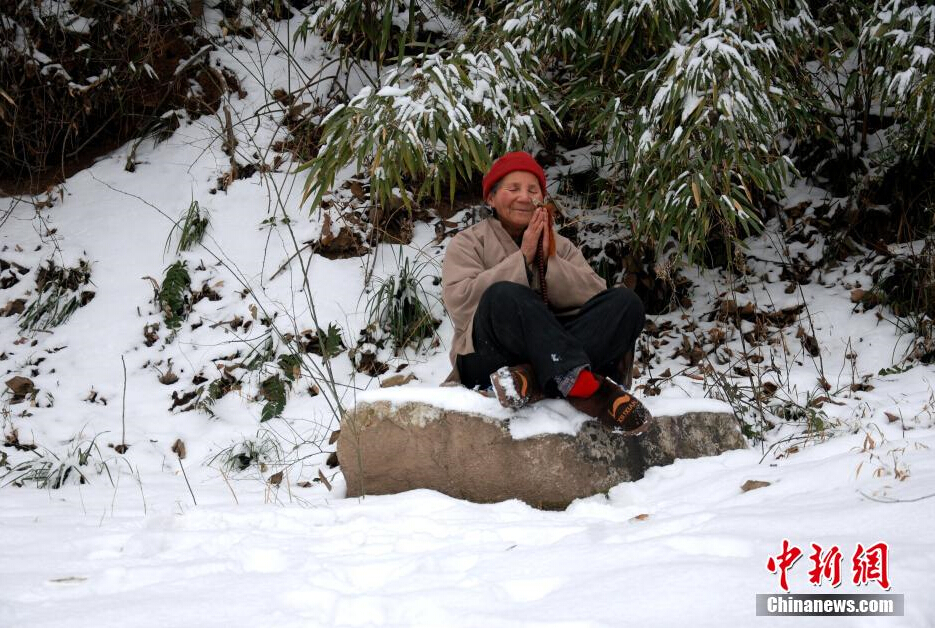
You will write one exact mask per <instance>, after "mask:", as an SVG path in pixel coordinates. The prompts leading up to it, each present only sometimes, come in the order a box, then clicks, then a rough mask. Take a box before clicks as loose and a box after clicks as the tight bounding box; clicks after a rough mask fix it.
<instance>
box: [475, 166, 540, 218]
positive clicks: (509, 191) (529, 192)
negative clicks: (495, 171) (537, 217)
mask: <svg viewBox="0 0 935 628" xmlns="http://www.w3.org/2000/svg"><path fill="white" fill-rule="evenodd" d="M541 202H542V188H540V187H539V179H538V178H537V177H536V175H534V174H533V173H531V172H524V171H522V170H516V171H514V172H511V173H509V174H508V175H506V176H505V177H503V178H502V179H500V181H498V182H497V185H496V187H495V189H494V191H493V192H491V193H490V195H489V196H488V197H487V204H488V205H490V206H491V207H493V208H494V209H495V210H496V211H497V216H498V217H499V218H500V222H501V223H503V226H504V227H505V228H506V230H507V231H510V232H522V231H523V230H524V229H525V228H526V227H527V226H528V225H529V221H530V219H531V218H532V215H533V212H535V211H536V204H537V203H541Z"/></svg>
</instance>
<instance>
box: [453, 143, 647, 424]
mask: <svg viewBox="0 0 935 628" xmlns="http://www.w3.org/2000/svg"><path fill="white" fill-rule="evenodd" d="M483 188H484V199H485V200H486V201H487V203H488V204H489V205H490V206H491V207H492V208H493V210H494V214H495V215H494V217H492V218H488V219H486V220H484V221H483V222H480V223H478V224H476V225H474V226H472V227H469V228H468V229H465V230H464V231H462V232H461V233H459V234H458V235H456V236H455V237H454V238H453V239H452V240H451V243H450V244H449V245H448V251H447V253H446V255H445V262H444V266H443V269H442V288H443V297H444V301H445V307H446V308H447V310H448V313H449V314H450V315H451V319H452V322H453V323H454V327H455V335H454V341H453V342H452V346H451V361H452V365H453V366H454V371H453V372H452V374H451V376H449V380H450V381H460V382H461V383H462V384H463V385H465V386H467V387H469V388H474V387H481V388H487V387H488V386H489V385H491V384H492V385H493V387H494V390H495V391H496V393H497V397H498V398H499V400H500V403H502V404H503V405H504V406H506V407H512V408H518V407H521V406H523V405H525V404H527V403H531V402H533V401H537V400H539V399H541V398H542V397H544V396H550V397H557V396H561V397H564V398H566V399H567V400H568V401H569V403H571V405H573V406H574V407H575V408H577V409H578V410H580V411H582V412H584V413H586V414H587V415H589V416H591V417H594V418H596V419H598V420H599V421H601V423H603V424H605V425H607V426H609V427H613V428H622V429H623V430H624V431H626V432H628V433H638V432H641V431H643V430H644V429H645V428H646V427H647V425H648V421H649V420H650V419H651V417H650V415H649V412H648V411H647V410H646V408H645V407H644V406H643V405H642V404H641V403H640V402H639V401H638V400H637V399H636V398H634V397H633V396H632V395H630V394H628V393H627V391H626V390H625V388H624V387H623V386H621V385H620V384H618V383H616V382H615V381H614V380H613V379H610V378H611V377H612V378H615V379H616V380H617V381H619V382H620V383H621V384H625V385H629V383H630V370H631V368H632V363H633V357H632V356H633V349H634V346H635V345H636V339H637V337H638V336H639V334H640V331H641V330H642V328H643V322H644V318H645V317H644V313H643V304H642V303H641V302H640V299H639V297H637V296H636V294H634V293H633V291H631V290H629V289H628V288H612V289H610V290H607V289H605V288H606V286H605V283H604V280H603V279H601V278H600V276H598V274H597V273H595V272H594V270H593V269H592V268H591V267H590V265H588V263H587V261H586V260H585V259H584V256H582V255H581V252H580V251H579V250H578V249H577V248H576V247H575V245H574V244H572V243H571V241H569V240H568V239H567V238H564V237H562V236H561V235H558V234H556V233H555V232H554V231H553V229H552V224H551V215H550V213H549V211H548V209H546V208H545V207H544V206H543V205H542V202H543V199H544V196H545V190H546V179H545V172H544V171H543V170H542V167H541V166H540V165H539V164H538V163H537V162H536V160H535V159H534V158H533V157H532V156H531V155H530V154H528V153H523V152H515V153H508V154H506V155H504V156H502V157H501V158H500V159H498V160H497V161H495V162H494V164H493V166H492V167H491V168H490V171H489V172H488V173H487V174H486V176H484V181H483ZM608 376H609V377H608Z"/></svg>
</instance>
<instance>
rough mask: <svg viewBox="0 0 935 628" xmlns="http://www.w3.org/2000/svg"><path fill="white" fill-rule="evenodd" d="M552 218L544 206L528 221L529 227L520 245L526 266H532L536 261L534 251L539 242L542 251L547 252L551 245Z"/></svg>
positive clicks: (537, 209)
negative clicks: (540, 242) (540, 241)
mask: <svg viewBox="0 0 935 628" xmlns="http://www.w3.org/2000/svg"><path fill="white" fill-rule="evenodd" d="M551 239H552V216H551V214H550V213H549V210H548V209H546V207H545V206H539V207H537V208H536V209H535V212H534V213H533V215H532V218H531V219H530V220H529V226H528V227H526V231H524V232H523V240H522V242H521V243H520V247H519V249H520V251H522V252H523V257H525V258H526V263H527V264H532V263H533V261H534V260H535V259H536V250H537V249H538V246H539V240H542V250H543V251H548V250H549V246H550V245H551V243H552V240H551Z"/></svg>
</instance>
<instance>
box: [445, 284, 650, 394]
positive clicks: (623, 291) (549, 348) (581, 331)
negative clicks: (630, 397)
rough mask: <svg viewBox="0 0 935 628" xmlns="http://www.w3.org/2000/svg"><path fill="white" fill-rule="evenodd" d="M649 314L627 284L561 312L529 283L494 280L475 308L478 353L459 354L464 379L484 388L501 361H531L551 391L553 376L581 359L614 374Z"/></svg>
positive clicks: (511, 363)
mask: <svg viewBox="0 0 935 628" xmlns="http://www.w3.org/2000/svg"><path fill="white" fill-rule="evenodd" d="M645 319H646V317H645V314H644V311H643V303H642V301H640V298H639V297H638V296H636V294H635V293H634V292H633V291H632V290H630V289H629V288H611V289H610V290H605V291H604V292H601V293H600V294H597V295H595V296H594V297H592V298H591V299H590V300H588V302H587V303H585V304H584V305H583V306H582V307H581V309H580V310H579V311H578V313H577V314H575V315H573V316H564V317H559V316H556V315H555V314H554V313H553V312H552V311H551V310H549V308H548V307H547V306H546V304H545V303H544V302H543V301H542V297H540V296H539V295H538V294H536V293H535V292H534V291H533V290H532V289H530V288H528V287H527V286H523V285H520V284H518V283H513V282H508V281H501V282H498V283H495V284H493V285H492V286H490V287H489V288H488V289H487V290H486V291H485V292H484V294H483V296H481V300H480V303H479V304H478V305H477V311H475V312H474V333H473V336H472V339H473V341H474V353H471V354H468V355H459V356H458V372H459V373H460V375H461V383H462V384H464V385H465V386H467V387H468V388H474V387H475V386H480V387H481V388H486V387H488V386H489V385H490V374H491V373H493V372H494V371H496V370H497V369H499V368H500V367H503V366H514V365H516V364H523V363H527V362H528V363H530V364H532V366H533V369H534V370H535V372H536V377H537V379H538V380H539V385H540V386H541V387H542V389H543V390H544V391H546V393H548V394H551V395H555V393H556V392H557V391H556V388H555V384H554V381H553V378H555V377H556V376H558V375H562V374H564V373H567V372H568V371H570V370H571V369H573V368H576V367H579V366H582V365H590V367H591V369H592V370H593V371H595V372H597V373H601V374H604V375H609V376H611V377H614V378H616V377H617V373H616V368H617V364H618V362H619V361H620V359H621V357H622V356H623V355H624V354H625V353H627V352H629V351H633V348H634V347H635V346H636V339H637V337H639V335H640V332H641V331H642V330H643V323H644V322H645Z"/></svg>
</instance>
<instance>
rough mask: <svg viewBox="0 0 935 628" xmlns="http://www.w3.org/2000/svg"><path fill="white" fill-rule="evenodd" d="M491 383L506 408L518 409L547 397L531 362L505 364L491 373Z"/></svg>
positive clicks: (498, 398)
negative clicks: (515, 364) (513, 364)
mask: <svg viewBox="0 0 935 628" xmlns="http://www.w3.org/2000/svg"><path fill="white" fill-rule="evenodd" d="M490 383H491V384H493V389H494V391H495V392H496V393H497V400H498V401H499V402H500V405H501V406H503V407H504V408H512V409H514V410H517V409H519V408H522V407H523V406H525V405H527V404H530V403H535V402H536V401H539V400H540V399H544V398H545V395H544V394H542V389H541V388H539V381H538V380H537V379H536V373H535V372H534V371H533V370H532V365H531V364H519V365H517V366H504V367H502V368H500V369H498V370H497V371H495V372H493V373H491V374H490Z"/></svg>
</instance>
